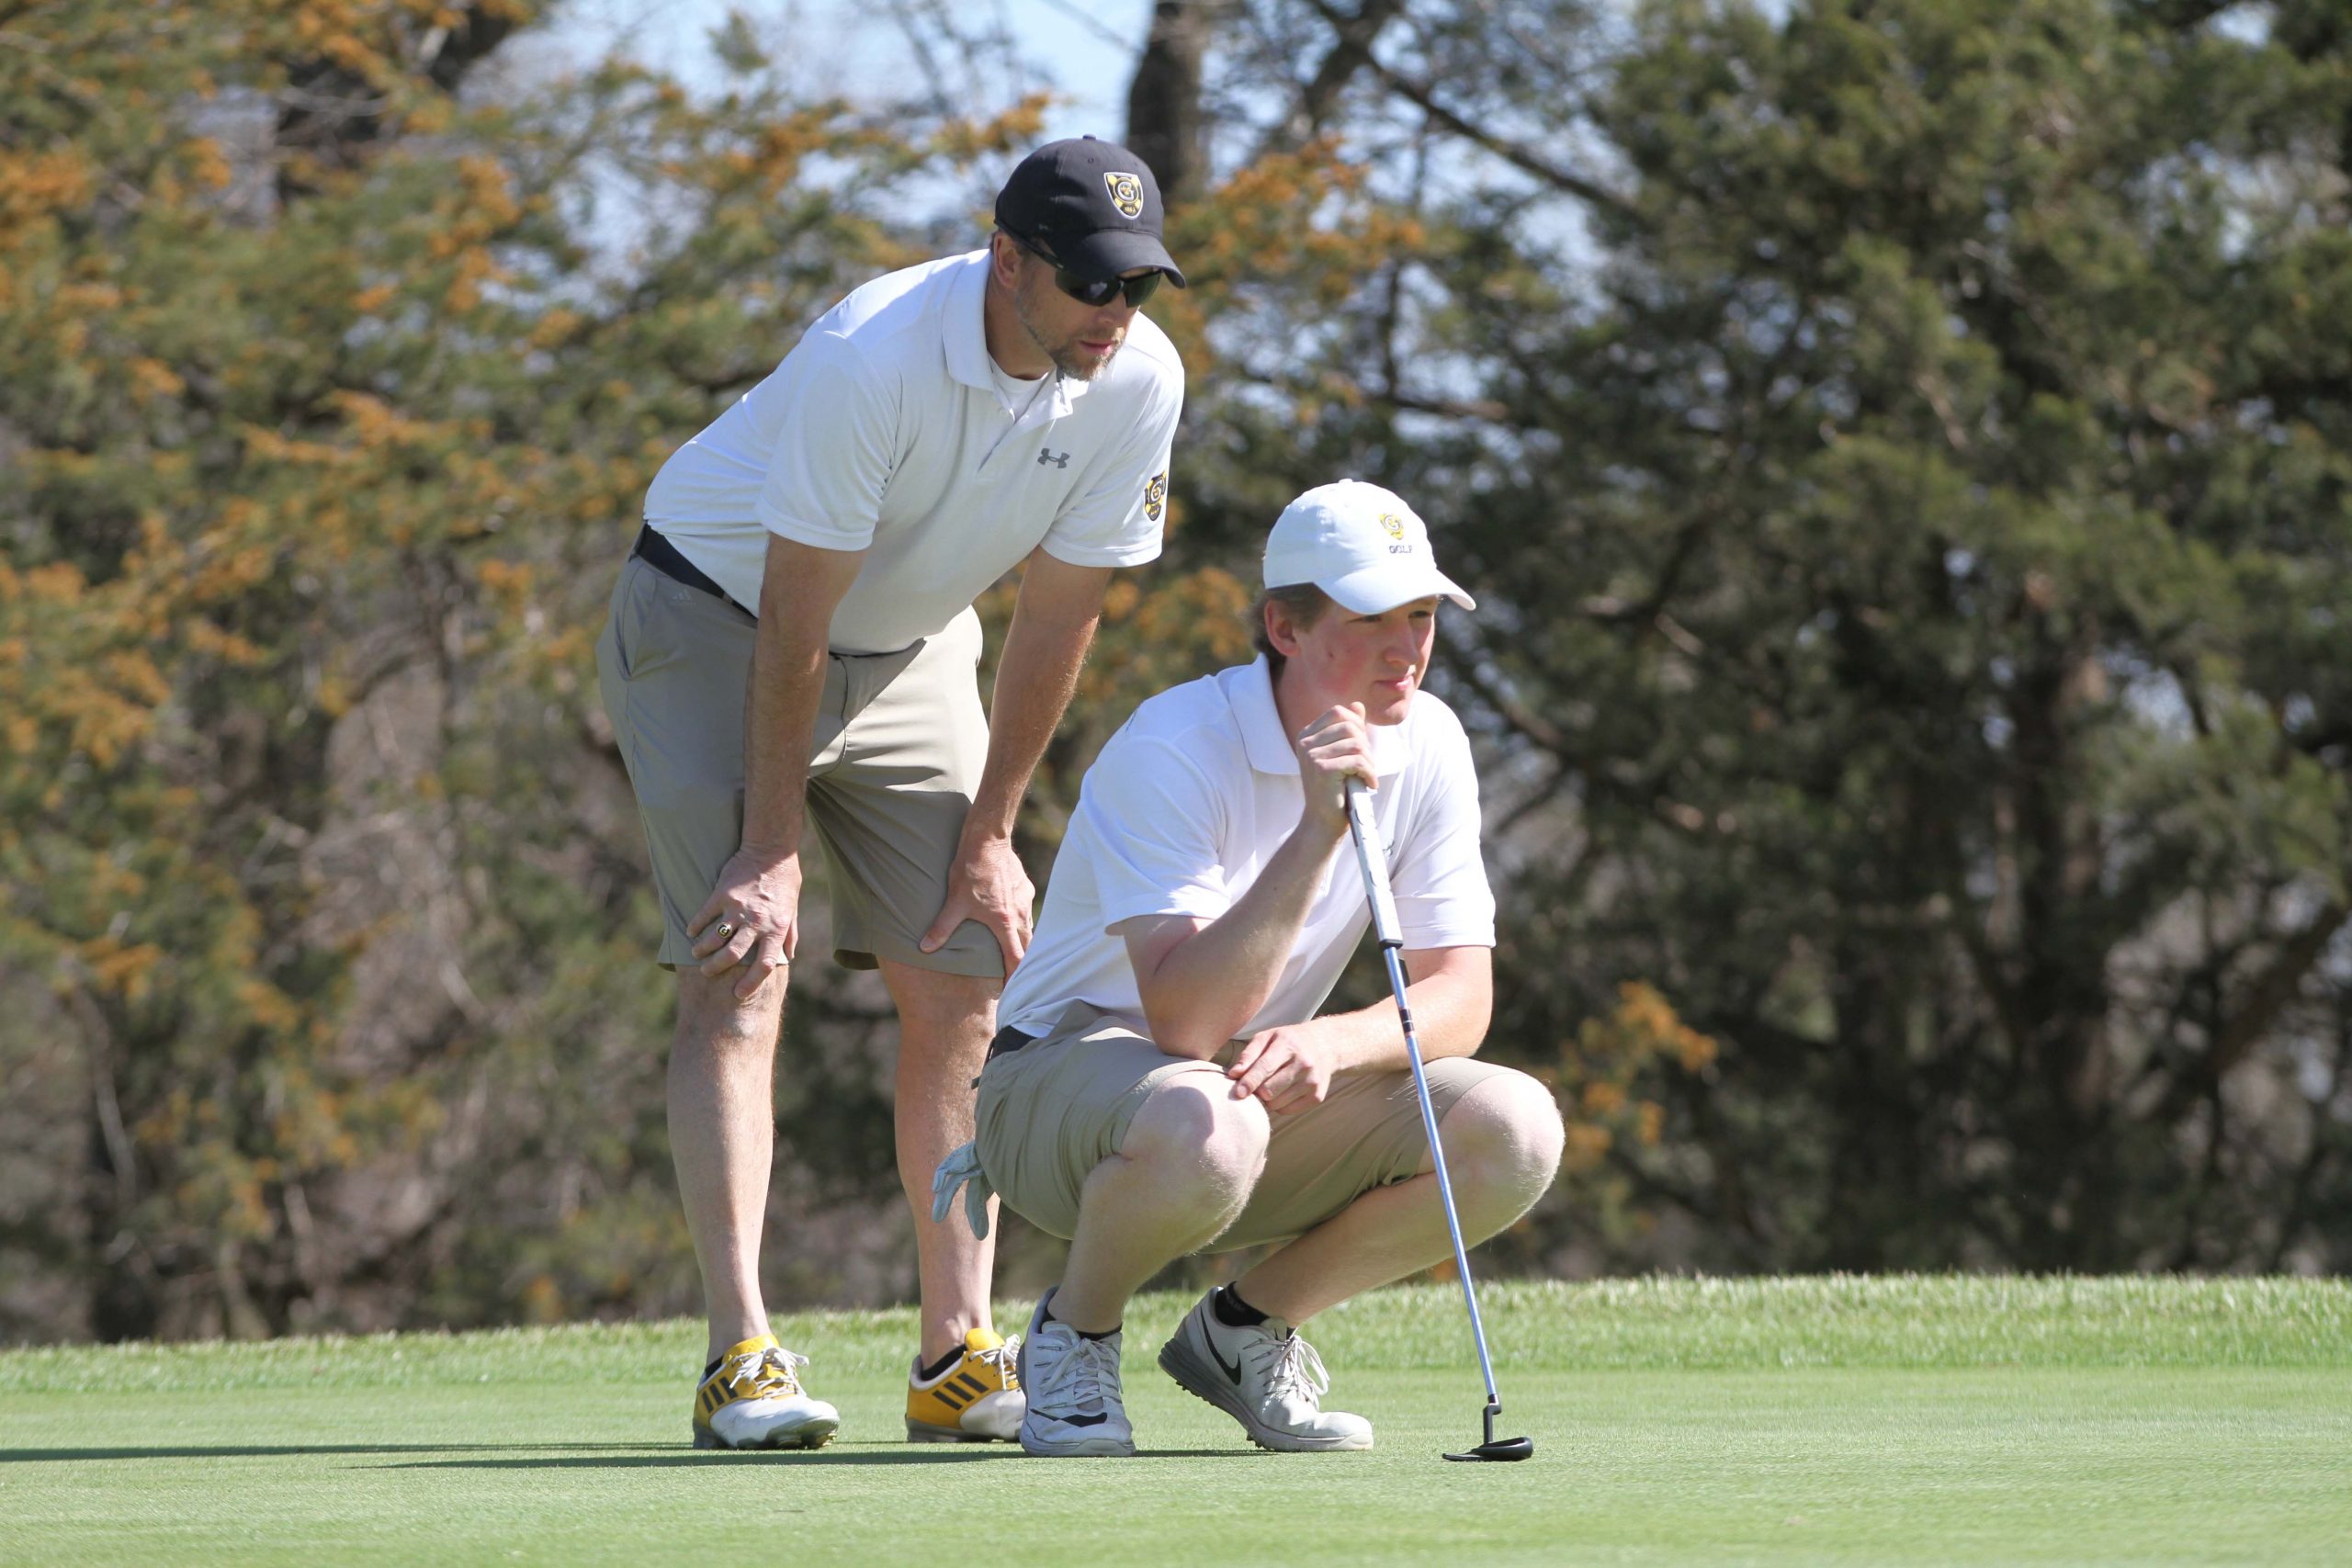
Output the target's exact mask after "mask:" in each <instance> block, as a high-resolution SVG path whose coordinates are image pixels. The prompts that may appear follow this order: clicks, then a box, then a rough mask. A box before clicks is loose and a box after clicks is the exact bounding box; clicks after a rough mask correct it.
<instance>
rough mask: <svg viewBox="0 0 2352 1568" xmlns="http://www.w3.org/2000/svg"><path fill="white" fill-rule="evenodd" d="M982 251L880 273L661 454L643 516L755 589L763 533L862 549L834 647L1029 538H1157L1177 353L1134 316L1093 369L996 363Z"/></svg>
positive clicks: (864, 649) (739, 585) (1175, 409)
mask: <svg viewBox="0 0 2352 1568" xmlns="http://www.w3.org/2000/svg"><path fill="white" fill-rule="evenodd" d="M988 270H989V253H988V252H986V251H984V250H983V251H975V252H973V253H971V254H968V255H962V256H951V257H949V258H947V259H946V260H944V261H936V262H930V263H926V264H925V265H922V266H914V267H909V268H907V269H906V270H905V271H903V272H894V273H891V274H889V275H888V276H884V277H879V278H876V279H875V280H874V281H873V282H871V283H869V284H867V285H865V287H864V288H860V289H858V290H856V291H855V292H854V293H853V294H851V295H850V297H849V298H848V299H844V300H842V302H841V303H840V304H838V305H836V306H834V307H833V308H832V309H831V310H829V311H827V312H826V313H825V314H824V315H823V316H821V317H820V318H819V319H818V321H816V323H815V324H814V325H812V326H811V327H810V328H809V331H808V333H807V334H806V335H804V336H803V337H802V338H801V340H800V342H799V344H797V346H795V347H794V349H793V350H792V352H791V353H790V354H787V355H785V358H784V363H783V364H781V365H779V366H778V367H776V368H775V371H774V372H772V373H771V374H770V375H769V376H768V377H767V378H765V379H764V380H763V381H761V382H760V384H759V385H758V386H756V387H753V388H752V389H751V390H750V391H748V392H746V393H744V394H743V396H742V397H741V399H739V400H737V401H736V402H735V404H734V406H732V407H731V408H729V410H728V411H727V412H725V413H722V414H720V415H719V416H718V419H716V420H714V421H713V422H711V424H710V426H709V428H707V429H706V430H705V431H703V433H702V434H699V435H697V436H695V438H694V439H693V440H691V441H689V442H687V443H686V444H685V445H684V446H682V447H680V448H679V449H678V450H677V452H676V453H675V454H673V456H672V457H671V458H670V460H669V461H668V462H667V463H664V464H663V465H662V471H661V472H660V473H658V474H656V475H655V476H654V478H653V484H652V488H651V489H650V490H649V491H647V493H646V497H645V516H646V521H647V522H648V523H650V524H651V525H653V526H654V527H655V528H656V529H658V530H660V531H661V532H662V533H663V534H665V535H667V536H669V537H670V539H671V541H672V542H673V544H675V545H676V546H677V547H678V549H679V551H680V553H682V554H683V555H684V556H685V558H687V559H688V560H690V561H692V562H693V563H694V564H695V566H697V567H699V568H700V569H701V570H703V571H705V572H707V573H708V574H709V575H710V577H711V578H712V579H713V580H714V581H717V582H718V585H719V586H720V587H722V588H724V589H726V590H727V592H728V596H729V598H732V599H733V600H734V601H735V602H736V603H737V604H742V605H745V606H747V607H751V608H756V607H757V606H758V604H759V602H760V579H761V577H762V576H763V574H764V572H765V570H766V562H767V536H768V535H769V534H771V533H775V534H780V535H782V536H785V537H786V538H787V539H797V540H799V541H800V542H801V543H803V544H808V545H815V546H818V547H822V548H825V549H834V550H858V549H863V550H866V551H868V552H869V553H868V554H867V556H866V558H865V564H864V566H863V567H861V568H860V570H859V571H858V575H857V581H855V582H854V583H853V584H852V585H851V587H850V590H849V592H848V593H847V594H846V595H845V596H844V597H843V598H842V603H841V606H840V608H839V609H837V610H836V611H834V613H833V625H832V647H833V648H834V649H835V650H837V651H839V652H842V653H892V652H896V651H897V650H898V649H902V648H905V647H907V646H908V645H909V644H910V643H913V642H915V641H917V640H918V639H920V638H922V637H932V636H934V635H936V634H937V633H938V632H939V631H940V630H942V629H943V628H944V626H946V625H947V623H948V622H949V621H951V620H953V619H954V618H955V617H956V615H960V614H962V613H963V612H964V611H966V610H967V609H969V608H970V607H971V604H972V601H973V600H974V599H976V598H978V596H979V595H980V593H981V592H984V591H985V590H986V589H987V588H988V587H989V585H990V584H992V583H993V582H995V581H997V580H998V579H999V578H1001V577H1002V576H1003V575H1004V574H1005V573H1006V572H1007V571H1009V570H1012V568H1013V567H1015V566H1017V565H1018V564H1020V562H1021V561H1022V560H1023V559H1024V558H1027V556H1028V555H1029V552H1030V551H1032V550H1034V549H1035V548H1036V547H1038V546H1039V545H1040V544H1043V545H1044V546H1045V547H1046V553H1047V554H1049V555H1051V556H1053V557H1054V558H1056V559H1057V560H1062V561H1068V562H1069V563H1070V564H1071V565H1073V566H1113V567H1118V566H1138V565H1141V564H1142V563H1143V562H1145V561H1148V560H1150V559H1152V558H1155V557H1157V556H1158V555H1159V535H1160V521H1161V519H1162V517H1163V516H1164V515H1165V514H1166V506H1167V494H1168V457H1169V450H1170V446H1171V445H1172V444H1173V442H1174V440H1175V434H1176V418H1177V415H1178V414H1179V413H1180V412H1182V408H1183V403H1184V368H1183V366H1182V362H1181V361H1179V360H1178V358H1177V356H1176V350H1175V346H1174V345H1173V344H1170V342H1169V341H1168V335H1167V334H1166V333H1163V332H1161V331H1160V330H1159V328H1158V327H1157V326H1154V325H1153V324H1152V323H1151V322H1150V321H1148V320H1147V319H1145V318H1144V317H1142V316H1136V318H1134V321H1133V324H1132V325H1131V326H1130V327H1129V328H1128V329H1127V337H1126V341H1125V343H1124V344H1121V345H1120V348H1119V352H1118V354H1117V355H1115V356H1114V357H1113V359H1112V361H1111V364H1110V366H1109V367H1108V368H1106V369H1105V370H1104V371H1103V373H1102V374H1101V375H1099V376H1097V377H1096V378H1094V379H1093V380H1092V381H1091V382H1090V381H1080V380H1077V379H1075V378H1070V377H1067V376H1064V375H1062V374H1060V373H1059V372H1058V371H1056V372H1052V373H1049V374H1048V375H1047V376H1046V377H1045V378H1043V379H1042V380H1040V381H1033V382H1023V381H1015V380H1013V379H1012V378H1010V377H1005V376H1004V375H1003V374H1002V373H1001V371H999V370H998V369H997V368H996V366H995V362H994V361H993V360H991V359H990V358H989V351H988V340H987V337H986V335H985V330H984V327H983V322H982V315H981V300H982V298H983V295H984V292H985V287H986V284H987V281H988Z"/></svg>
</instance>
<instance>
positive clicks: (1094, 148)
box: [996, 136, 1184, 288]
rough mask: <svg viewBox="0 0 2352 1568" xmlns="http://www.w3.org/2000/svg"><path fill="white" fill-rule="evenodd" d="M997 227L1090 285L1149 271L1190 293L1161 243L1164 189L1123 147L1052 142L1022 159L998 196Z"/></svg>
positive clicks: (1090, 141)
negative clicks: (1152, 269) (1031, 242)
mask: <svg viewBox="0 0 2352 1568" xmlns="http://www.w3.org/2000/svg"><path fill="white" fill-rule="evenodd" d="M996 224H997V227H998V228H1000V229H1001V230H1003V231H1005V232H1006V233H1008V234H1011V235H1012V236H1013V237H1014V238H1016V239H1022V240H1034V241H1035V242H1036V243H1038V244H1039V245H1040V246H1042V247H1044V249H1045V250H1046V252H1047V253H1048V254H1051V255H1052V256H1053V258H1054V260H1055V261H1057V262H1058V263H1060V264H1061V265H1063V266H1066V267H1068V268H1069V270H1070V271H1072V272H1074V273H1076V274H1077V275H1078V276H1080V277H1083V278H1086V279H1089V280H1090V281H1100V280H1102V279H1103V278H1110V277H1116V276H1119V275H1120V274H1121V273H1125V272H1133V271H1134V270H1135V269H1136V268H1137V267H1139V266H1148V267H1157V268H1159V270H1160V271H1161V272H1164V273H1166V274H1167V275H1168V281H1169V282H1170V283H1173V284H1174V285H1175V286H1176V287H1177V288H1183V287H1184V275H1183V274H1182V272H1179V271H1178V270H1177V269H1176V263H1175V261H1174V260H1173V259H1172V258H1170V255H1169V254H1168V247H1167V246H1166V245H1165V244H1163V243H1161V242H1160V237H1159V231H1160V207H1159V181H1158V180H1155V179H1153V178H1152V177H1151V165H1150V164H1147V163H1145V162H1144V161H1143V160H1142V159H1141V158H1138V157H1136V155H1135V154H1134V153H1133V152H1128V151H1127V150H1126V149H1125V148H1124V147H1122V146H1120V145H1119V144H1118V143H1117V142H1115V141H1096V140H1095V139H1094V138H1093V137H1091V136H1080V137H1074V138H1072V139H1071V140H1069V141H1048V142H1047V143H1046V145H1044V146H1043V147H1040V148H1038V149H1037V150H1036V151H1035V152H1032V153H1030V154H1029V156H1027V157H1026V158H1023V159H1022V160H1021V163H1020V165H1019V166H1018V167H1016V168H1015V169H1014V170H1013V171H1012V176H1011V177H1010V178H1008V179H1007V180H1006V181H1005V182H1004V188H1003V189H1002V190H1001V191H999V192H997V197H996Z"/></svg>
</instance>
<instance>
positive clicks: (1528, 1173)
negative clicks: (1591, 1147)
mask: <svg viewBox="0 0 2352 1568" xmlns="http://www.w3.org/2000/svg"><path fill="white" fill-rule="evenodd" d="M1439 1131H1440V1132H1441V1134H1442V1135H1443V1137H1444V1139H1445V1156H1446V1165H1447V1169H1448V1171H1449V1172H1450V1173H1451V1175H1452V1176H1453V1180H1454V1183H1455V1185H1457V1186H1459V1187H1463V1188H1464V1189H1471V1190H1477V1191H1479V1192H1481V1193H1487V1194H1491V1195H1492V1196H1493V1198H1494V1199H1495V1200H1496V1201H1499V1202H1502V1203H1505V1204H1509V1205H1511V1206H1513V1212H1514V1213H1525V1212H1526V1210H1527V1209H1528V1207H1529V1206H1530V1205H1532V1203H1533V1202H1534V1201H1535V1200H1537V1199H1538V1198H1541V1197H1542V1196H1543V1195H1544V1190H1545V1189H1546V1188H1548V1187H1550V1186H1551V1185H1552V1178H1553V1177H1554V1176H1555V1175H1556V1174H1558V1172H1559V1168H1560V1152H1561V1150H1562V1148H1563V1147H1564V1146H1565V1145H1566V1141H1567V1132H1566V1128H1565V1127H1564V1126H1563V1125H1562V1124H1561V1121H1560V1107H1559V1104H1558V1102H1557V1101H1555V1100H1554V1099H1553V1098H1552V1091H1551V1090H1550V1089H1545V1088H1544V1086H1543V1085H1542V1084H1541V1083H1538V1082H1537V1081H1536V1080H1535V1079H1533V1078H1532V1077H1528V1076H1527V1075H1526V1074H1525V1073H1519V1072H1507V1073H1501V1074H1498V1075H1496V1076H1495V1077H1490V1078H1487V1080H1486V1081H1485V1082H1483V1083H1481V1084H1479V1085H1478V1086H1477V1087H1476V1089H1472V1090H1471V1091H1470V1092H1469V1093H1467V1094H1465V1095H1464V1096H1463V1097H1462V1098H1461V1099H1460V1100H1456V1101H1455V1102H1454V1104H1453V1109H1452V1110H1450V1111H1447V1112H1446V1113H1445V1120H1444V1121H1443V1122H1442V1123H1440V1127H1439Z"/></svg>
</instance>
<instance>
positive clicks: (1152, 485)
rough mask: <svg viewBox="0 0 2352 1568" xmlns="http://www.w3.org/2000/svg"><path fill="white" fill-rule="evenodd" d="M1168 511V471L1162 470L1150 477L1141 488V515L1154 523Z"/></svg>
mask: <svg viewBox="0 0 2352 1568" xmlns="http://www.w3.org/2000/svg"><path fill="white" fill-rule="evenodd" d="M1167 509H1168V470H1167V469H1165V468H1162V469H1161V470H1160V471H1159V472H1158V473H1156V474H1154V475H1152V476H1151V479H1149V481H1148V482H1147V483H1146V484H1145V485H1144V487H1143V514H1144V515H1145V516H1146V517H1148V518H1150V519H1151V520H1152V521H1153V522H1154V523H1157V522H1159V514H1160V513H1162V512H1164V511H1166V510H1167Z"/></svg>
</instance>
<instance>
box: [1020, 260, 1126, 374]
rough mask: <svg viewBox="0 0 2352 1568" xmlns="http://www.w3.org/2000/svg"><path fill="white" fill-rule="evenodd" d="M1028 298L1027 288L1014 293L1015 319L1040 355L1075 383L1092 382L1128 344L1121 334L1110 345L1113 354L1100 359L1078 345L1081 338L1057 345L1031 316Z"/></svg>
mask: <svg viewBox="0 0 2352 1568" xmlns="http://www.w3.org/2000/svg"><path fill="white" fill-rule="evenodd" d="M1046 287H1048V288H1051V287H1052V285H1050V284H1048V285H1047V286H1046ZM1029 299H1030V295H1029V292H1028V291H1027V290H1026V289H1022V290H1018V291H1016V292H1015V293H1014V294H1013V296H1012V319H1013V320H1014V321H1019V322H1020V323H1021V330H1022V331H1023V332H1024V333H1028V334H1029V341H1030V342H1031V343H1033V344H1036V345H1037V350H1038V352H1039V353H1041V354H1043V355H1045V356H1046V358H1048V359H1050V360H1052V361H1053V362H1054V368H1055V369H1057V370H1058V371H1060V372H1061V373H1062V374H1063V375H1065V376H1067V377H1069V378H1070V379H1071V380H1073V381H1091V380H1093V379H1094V378H1096V377H1097V376H1100V375H1101V374H1103V371H1105V370H1108V369H1109V368H1110V367H1111V361H1112V360H1114V359H1115V358H1116V357H1118V353H1119V343H1120V342H1124V341H1125V335H1126V334H1125V333H1121V334H1120V336H1119V339H1118V340H1117V341H1114V343H1113V344H1111V352H1110V353H1108V354H1106V355H1103V357H1102V358H1100V359H1097V358H1096V357H1094V355H1091V354H1089V353H1088V352H1087V351H1086V350H1085V349H1083V348H1081V347H1080V346H1079V342H1078V339H1077V337H1076V335H1074V334H1073V335H1072V336H1069V337H1066V338H1063V339H1062V340H1060V341H1059V342H1056V341H1055V340H1053V339H1052V338H1049V337H1047V336H1046V334H1045V333H1043V332H1041V331H1039V330H1038V327H1037V323H1036V321H1035V320H1034V319H1033V318H1032V317H1031V315H1030V313H1029Z"/></svg>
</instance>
